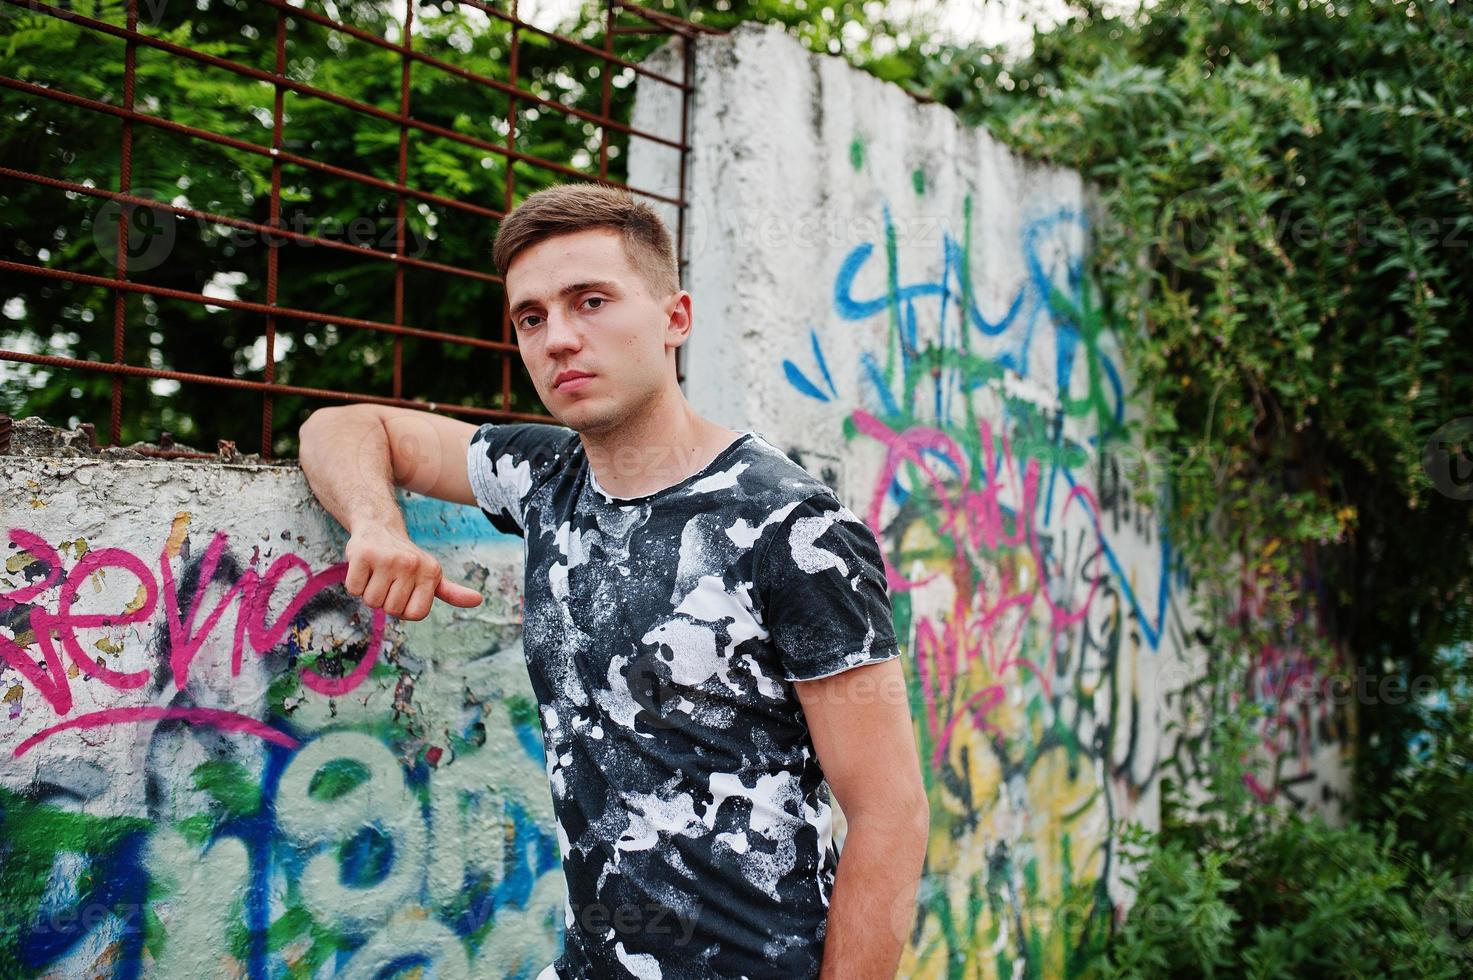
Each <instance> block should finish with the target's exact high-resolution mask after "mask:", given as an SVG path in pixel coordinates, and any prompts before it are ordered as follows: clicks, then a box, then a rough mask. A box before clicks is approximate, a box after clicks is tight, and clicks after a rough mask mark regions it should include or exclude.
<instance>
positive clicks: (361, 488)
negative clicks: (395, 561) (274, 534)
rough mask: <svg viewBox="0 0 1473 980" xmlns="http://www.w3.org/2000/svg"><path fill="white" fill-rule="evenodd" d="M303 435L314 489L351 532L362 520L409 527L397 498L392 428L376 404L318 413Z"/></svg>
mask: <svg viewBox="0 0 1473 980" xmlns="http://www.w3.org/2000/svg"><path fill="white" fill-rule="evenodd" d="M300 437H301V449H300V453H299V457H300V461H301V466H302V472H303V473H304V474H305V475H306V477H307V483H308V485H309V486H311V488H312V493H313V494H315V495H316V497H317V499H318V500H319V501H320V502H321V503H322V506H323V508H325V509H326V510H327V512H328V513H329V514H331V515H332V516H333V517H336V518H337V520H338V523H339V524H341V525H342V526H343V527H344V529H346V530H347V531H348V533H349V534H351V533H352V532H353V530H354V528H355V527H356V526H359V525H362V524H378V525H380V526H384V527H389V528H395V529H397V530H404V515H403V513H402V512H401V511H400V510H399V504H398V502H397V501H396V500H395V499H394V477H393V468H392V465H391V462H390V456H389V437H388V433H387V432H386V431H385V429H384V424H383V421H382V420H381V419H380V418H379V416H378V415H377V414H376V413H374V412H373V410H372V409H371V408H369V407H367V406H358V405H355V406H344V407H340V408H332V409H327V410H324V411H318V412H314V413H313V414H312V416H311V417H310V418H309V419H308V420H307V421H306V423H305V424H304V425H303V426H302V428H301V430H300Z"/></svg>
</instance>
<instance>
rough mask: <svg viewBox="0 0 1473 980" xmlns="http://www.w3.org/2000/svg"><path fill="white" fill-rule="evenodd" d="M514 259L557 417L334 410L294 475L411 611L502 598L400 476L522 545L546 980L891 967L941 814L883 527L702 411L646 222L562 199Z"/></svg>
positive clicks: (591, 196) (358, 585)
mask: <svg viewBox="0 0 1473 980" xmlns="http://www.w3.org/2000/svg"><path fill="white" fill-rule="evenodd" d="M494 259H495V262H496V265H497V268H498V269H499V270H500V271H501V272H502V274H503V275H504V277H505V280H506V291H507V301H508V303H509V306H510V311H511V317H512V322H513V324H514V326H515V330H516V337H517V346H518V350H519V352H520V354H521V356H522V360H523V362H524V363H525V364H526V368H527V371H528V372H529V374H530V375H531V378H532V381H533V384H534V385H535V386H536V389H537V392H538V394H539V395H540V396H541V398H542V400H543V403H544V404H545V405H546V406H547V407H548V409H549V410H550V411H551V412H552V414H553V416H554V417H555V418H556V419H557V420H558V421H559V422H561V423H562V425H561V426H555V425H537V424H533V425H494V424H487V425H482V426H479V427H476V426H473V425H471V424H469V423H465V422H460V421H456V420H453V419H449V418H445V417H443V416H440V415H436V414H431V413H424V412H414V411H408V410H399V409H389V408H381V407H376V406H370V405H358V406H350V407H343V408H330V409H323V410H320V411H318V412H315V413H314V414H313V415H312V417H311V418H310V419H309V420H308V421H307V423H306V424H305V425H304V426H303V427H302V430H301V462H302V467H303V469H304V470H305V471H306V474H307V477H308V480H309V482H310V483H311V486H312V489H313V491H314V492H315V493H316V494H317V496H318V497H319V499H321V501H322V503H323V505H324V506H325V507H326V508H327V509H328V510H329V511H330V512H331V513H332V514H333V515H334V516H335V517H337V518H338V520H339V521H340V522H342V524H343V526H344V527H345V528H346V529H347V530H348V531H349V541H348V544H347V549H346V551H347V559H348V575H347V579H346V582H345V588H346V589H347V590H348V591H349V592H350V593H352V594H354V595H359V596H362V598H363V601H364V602H365V603H366V604H368V605H369V606H371V607H373V608H380V607H382V608H383V609H384V610H385V611H386V612H388V613H390V614H392V615H395V616H399V617H401V618H404V619H422V618H424V617H425V616H426V615H427V614H428V612H429V608H430V605H431V603H432V601H433V599H434V598H436V597H438V598H440V599H442V600H444V601H446V602H449V603H451V604H453V605H458V606H473V605H476V604H477V603H478V602H479V601H480V598H481V597H480V595H479V593H477V592H475V591H473V590H471V589H467V588H465V587H463V586H459V585H455V584H454V583H451V582H448V581H446V580H445V579H444V578H443V575H442V573H441V570H440V567H439V565H438V563H437V562H436V561H435V560H434V559H433V558H432V557H431V556H429V555H428V554H426V553H425V552H423V551H421V550H420V549H419V548H418V547H416V546H415V545H414V544H413V543H412V542H411V541H410V540H409V538H408V535H407V533H406V531H405V527H404V522H403V519H402V516H401V515H400V513H399V510H398V507H397V506H396V504H395V502H394V498H393V495H392V491H391V484H393V485H398V486H402V487H406V488H408V489H410V490H412V491H415V492H417V493H422V494H427V495H429V496H433V497H438V498H441V499H444V500H452V501H457V502H460V503H465V504H477V505H479V506H480V507H481V509H482V510H483V511H484V512H485V513H486V515H487V517H488V518H489V519H490V521H491V523H492V524H493V525H495V526H496V527H497V528H499V529H501V530H503V531H506V532H508V533H512V534H519V535H522V536H523V537H525V539H526V546H525V548H526V550H525V555H526V579H525V583H526V587H525V603H526V606H525V614H524V617H523V619H524V639H523V646H524V651H525V655H526V660H527V668H528V671H529V673H530V675H531V681H532V688H533V691H534V692H535V694H536V696H537V700H538V703H539V707H540V716H541V723H542V732H543V739H544V747H545V750H546V761H547V774H548V779H549V781H550V784H551V789H552V796H553V803H554V811H555V813H556V816H557V832H558V840H559V845H560V847H561V851H562V862H563V871H564V875H565V877H566V879H567V893H568V901H567V904H566V906H565V910H564V911H565V916H564V922H565V933H564V952H563V955H562V956H561V957H559V958H558V960H557V962H556V963H555V964H553V965H551V966H549V967H548V968H547V969H546V970H544V971H543V974H542V976H543V977H544V978H553V977H558V978H565V980H568V978H584V977H599V978H601V977H624V976H634V977H640V978H649V977H662V978H667V980H674V978H685V977H691V978H697V977H699V978H705V977H741V976H745V977H770V976H782V977H815V976H820V975H821V976H822V977H823V978H826V980H852V978H869V977H877V978H878V977H893V976H894V974H895V970H896V965H897V963H898V961H899V957H900V954H901V952H902V949H903V947H904V942H905V938H906V934H907V930H908V928H909V926H910V923H911V922H912V921H913V916H914V902H915V890H916V883H917V880H918V877H919V875H920V871H921V866H922V863H923V860H924V853H925V845H926V833H927V827H928V825H929V814H928V809H927V804H926V796H925V790H924V787H923V784H922V781H921V777H920V768H919V762H918V759H917V754H916V748H915V740H914V735H913V732H912V728H911V719H910V713H909V708H908V705H907V699H906V693H905V685H904V681H903V678H902V674H901V667H900V662H899V660H898V659H896V658H897V657H898V654H899V650H898V648H897V646H896V642H895V635H894V632H893V628H892V625H891V620H890V615H891V612H890V603H889V599H888V597H887V595H886V591H885V578H884V571H883V562H882V559H881V557H880V552H879V547H878V545H877V543H876V541H875V538H874V535H873V534H872V533H871V532H870V531H869V529H868V528H867V527H865V525H864V524H863V523H862V522H860V521H859V520H858V519H857V518H856V517H855V516H854V515H853V514H852V513H851V512H850V511H849V510H847V509H846V508H845V507H844V506H843V505H842V504H841V503H840V502H839V500H838V498H837V497H836V496H835V495H834V493H833V492H832V491H831V490H830V489H829V488H827V487H826V486H824V485H823V484H822V483H821V482H820V481H818V480H816V479H814V478H813V477H812V476H811V475H809V474H808V473H807V472H806V471H805V470H803V469H802V468H801V467H799V466H797V465H796V464H794V463H793V462H791V461H790V460H789V459H788V458H787V457H786V456H785V455H783V453H782V452H781V451H779V450H778V449H776V448H775V447H773V446H772V445H771V444H769V443H768V442H767V441H766V440H765V439H763V438H762V437H761V436H760V435H759V434H758V433H755V432H751V431H747V432H741V433H738V432H735V431H732V430H730V429H727V428H724V427H722V426H720V425H717V424H716V423H714V422H711V421H708V420H706V419H704V418H702V417H700V416H699V415H697V414H696V413H695V412H694V411H693V410H692V409H691V407H690V405H689V404H688V403H687V402H686V400H685V396H684V394H683V393H682V392H681V390H680V387H679V385H678V384H677V382H676V371H675V351H676V349H677V348H678V347H680V346H681V345H682V344H683V343H685V341H686V340H687V338H688V337H689V336H690V331H691V323H692V319H691V297H690V294H689V293H687V292H684V291H682V290H681V289H680V284H679V281H678V278H677V274H676V268H677V267H676V263H675V254H674V249H673V247H672V245H671V241H670V235H669V232H668V231H667V230H666V229H665V227H664V226H663V224H662V223H661V222H660V220H659V217H658V216H657V215H656V214H655V212H654V211H653V210H652V209H651V208H649V207H648V206H647V205H645V204H643V203H640V202H636V201H634V200H633V199H631V198H630V197H629V196H628V195H627V194H624V193H622V192H618V191H615V190H611V189H608V188H603V187H598V186H594V185H572V186H565V187H555V188H551V189H549V190H546V191H542V192H540V193H538V194H535V195H533V196H532V197H530V198H528V199H527V200H526V201H525V202H524V203H523V204H522V205H521V206H520V207H519V208H517V209H516V210H515V211H514V212H513V213H512V214H510V215H508V216H507V217H506V218H505V220H504V221H503V222H502V226H501V229H500V232H499V234H498V236H497V240H496V245H495V250H494ZM829 790H832V793H833V795H834V796H835V797H836V798H837V799H838V801H839V804H840V805H841V806H842V808H843V811H844V814H845V816H846V818H847V821H848V833H847V836H846V838H845V840H844V847H843V860H842V861H839V860H838V853H837V851H836V848H835V846H834V843H833V841H832V837H831V833H832V811H831V807H830V805H829V802H828V791H829Z"/></svg>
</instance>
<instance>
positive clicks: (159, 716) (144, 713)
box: [13, 705, 300, 759]
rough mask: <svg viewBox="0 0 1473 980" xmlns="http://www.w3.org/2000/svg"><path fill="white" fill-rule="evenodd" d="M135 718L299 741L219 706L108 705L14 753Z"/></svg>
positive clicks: (46, 730)
mask: <svg viewBox="0 0 1473 980" xmlns="http://www.w3.org/2000/svg"><path fill="white" fill-rule="evenodd" d="M134 721H187V722H189V723H190V724H192V725H208V726H210V727H212V728H220V729H223V730H225V731H230V732H245V733H247V734H249V735H255V736H256V737H258V738H263V739H265V740H266V741H268V742H274V743H276V744H277V745H282V746H285V747H286V748H289V749H294V748H296V747H297V745H298V744H300V743H298V742H297V740H296V739H294V738H292V737H291V736H290V735H288V734H287V733H286V732H282V731H278V730H276V729H275V728H272V727H271V726H270V725H267V724H265V723H264V722H259V721H257V720H256V719H254V718H250V717H247V716H246V715H243V714H240V713H239V712H236V711H223V710H221V709H219V708H159V707H153V706H151V705H143V706H141V707H137V708H109V709H107V710H106V711H94V712H91V713H90V714H85V715H78V716H77V717H75V718H68V719H67V720H66V721H63V722H61V723H59V724H56V725H52V726H51V727H50V728H43V729H42V730H41V731H39V732H37V733H36V734H34V735H32V736H31V737H30V738H28V739H26V740H25V741H24V742H22V743H20V745H18V746H16V749H15V752H14V753H13V754H14V756H15V758H17V759H19V758H20V757H21V756H23V755H25V754H26V753H27V752H29V751H31V749H33V748H35V747H36V746H37V745H40V744H41V743H42V742H44V741H46V740H47V739H48V738H50V737H51V736H53V735H55V734H56V733H58V732H64V731H67V730H69V729H74V728H101V727H103V726H105V725H120V724H127V723H128V722H134Z"/></svg>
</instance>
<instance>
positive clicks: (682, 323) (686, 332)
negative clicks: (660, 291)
mask: <svg viewBox="0 0 1473 980" xmlns="http://www.w3.org/2000/svg"><path fill="white" fill-rule="evenodd" d="M665 302H666V308H667V310H668V311H669V319H667V320H666V321H665V346H666V347H669V348H671V349H672V350H673V349H674V348H676V347H679V346H680V345H681V344H684V343H685V342H686V341H687V340H689V339H690V328H691V298H690V293H688V292H686V291H685V290H683V289H682V290H680V291H679V292H677V293H675V294H674V295H673V297H672V298H671V299H668V300H666V301H665Z"/></svg>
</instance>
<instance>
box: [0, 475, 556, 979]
mask: <svg viewBox="0 0 1473 980" xmlns="http://www.w3.org/2000/svg"><path fill="white" fill-rule="evenodd" d="M7 462H8V463H9V464H10V467H11V471H10V476H9V478H8V479H7V480H6V481H5V483H4V485H3V487H0V514H3V516H4V524H3V525H0V534H3V536H4V538H5V541H4V544H5V546H6V552H5V555H4V562H3V567H4V573H3V574H0V691H4V692H5V693H4V695H3V697H4V705H5V709H4V710H3V711H0V758H3V759H4V765H3V768H0V773H3V776H0V903H3V904H0V907H3V910H4V911H3V913H0V915H3V919H0V975H4V976H39V975H43V974H44V975H56V976H67V977H71V976H75V977H92V976H97V975H104V976H117V977H131V976H144V975H146V976H160V977H172V976H178V977H191V978H193V977H203V976H251V977H266V976H283V975H288V974H290V975H293V976H296V975H303V976H305V975H312V976H322V975H333V976H337V975H342V976H362V977H375V976H378V975H379V973H380V972H381V971H382V970H384V969H385V968H387V967H389V966H391V965H394V966H396V969H397V968H398V967H408V966H412V965H414V964H415V963H419V964H421V965H428V964H431V963H433V964H434V967H435V970H436V975H437V976H444V977H457V976H458V977H469V976H506V977H521V976H535V975H536V973H537V972H538V971H540V970H541V968H542V967H543V966H545V965H546V964H547V963H548V962H550V961H551V960H552V958H553V957H554V956H555V955H556V952H557V949H558V945H559V942H560V927H561V919H562V903H563V887H562V876H561V872H560V870H559V868H558V866H557V846H556V838H555V836H554V832H553V829H552V817H551V810H550V797H549V793H548V790H547V785H546V778H545V775H544V771H543V768H544V767H543V758H542V745H541V738H540V734H539V732H538V730H537V724H536V716H535V712H534V709H533V704H532V700H531V691H530V689H529V685H528V683H527V677H526V668H525V665H524V663H523V660H522V652H521V645H520V594H521V542H520V540H519V539H514V538H506V537H503V536H500V535H498V534H497V533H496V532H495V531H494V530H493V529H491V528H490V526H489V524H487V523H486V521H485V518H484V516H483V515H481V514H480V512H479V511H478V510H477V509H476V508H469V507H460V506H455V505H449V504H442V503H440V502H438V501H433V500H429V499H426V498H422V497H413V496H409V495H405V497H404V500H403V503H404V505H405V511H406V515H405V516H406V522H407V524H408V525H409V527H410V528H411V533H412V534H413V536H414V537H415V540H416V541H418V542H419V543H420V544H421V545H422V546H424V547H426V548H427V550H429V551H430V552H431V553H432V554H434V555H436V557H438V558H439V559H440V560H441V561H442V563H443V565H444V567H445V568H446V571H447V574H449V575H450V576H451V577H453V578H455V579H456V580H458V581H461V582H465V583H467V584H470V585H472V586H473V587H476V588H480V589H481V590H482V591H483V592H484V593H485V594H486V595H487V600H486V601H485V602H483V604H482V605H481V606H480V607H477V608H476V609H474V610H463V609H452V608H451V607H448V606H445V605H444V604H437V608H436V610H435V611H434V612H433V613H432V615H431V616H430V618H428V619H426V620H423V621H420V622H414V623H408V622H398V621H396V620H393V619H392V618H390V617H387V616H385V615H384V614H383V613H382V611H374V610H369V609H367V608H366V607H364V606H362V604H361V603H360V602H359V601H358V600H357V599H356V598H354V597H352V596H349V595H348V594H347V593H346V592H344V591H343V589H342V587H341V582H342V578H343V575H344V574H345V572H346V565H345V564H344V563H343V562H342V545H343V544H344V540H343V536H342V531H341V529H340V528H339V527H338V526H337V525H336V523H335V522H333V521H331V519H330V518H328V517H327V516H326V515H325V514H324V513H323V512H322V511H321V510H320V509H319V508H317V507H316V506H315V504H313V503H312V502H311V495H310V492H309V491H308V489H307V486H306V484H305V481H304V480H303V479H302V477H301V475H300V473H299V472H298V471H297V470H295V469H294V468H285V467H272V468H267V467H258V468H250V467H227V466H200V465H191V464H184V463H177V462H110V463H108V464H106V465H107V467H108V469H109V477H108V478H107V479H106V480H92V479H88V480H85V481H84V480H79V479H77V477H78V474H79V473H83V472H87V473H89V475H96V474H95V468H96V467H97V465H98V464H97V463H96V461H87V460H76V459H42V458H21V459H16V460H8V461H7ZM33 499H34V500H40V501H41V502H43V503H44V504H45V505H46V506H45V507H44V509H43V508H34V507H32V506H31V501H32V500H33Z"/></svg>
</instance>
